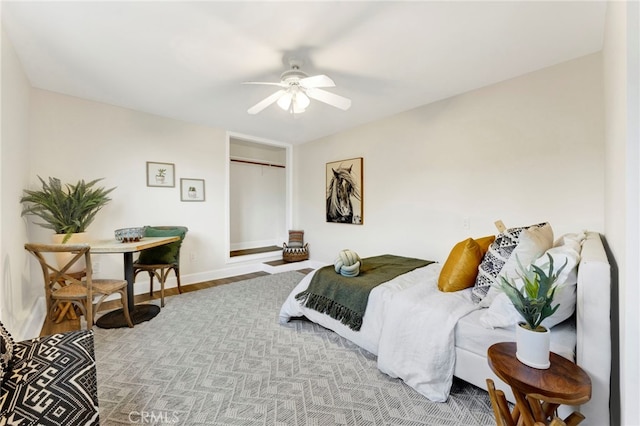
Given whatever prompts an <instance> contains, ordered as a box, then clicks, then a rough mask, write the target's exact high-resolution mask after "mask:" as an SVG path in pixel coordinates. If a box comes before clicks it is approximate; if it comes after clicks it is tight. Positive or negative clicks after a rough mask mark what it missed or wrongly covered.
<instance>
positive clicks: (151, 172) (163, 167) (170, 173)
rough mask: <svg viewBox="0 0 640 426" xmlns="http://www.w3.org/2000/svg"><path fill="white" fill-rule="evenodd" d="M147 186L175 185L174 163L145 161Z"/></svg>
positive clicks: (169, 186)
mask: <svg viewBox="0 0 640 426" xmlns="http://www.w3.org/2000/svg"><path fill="white" fill-rule="evenodd" d="M147 186H164V187H167V188H173V187H175V186H176V181H175V166H174V164H173V163H154V162H151V161H147Z"/></svg>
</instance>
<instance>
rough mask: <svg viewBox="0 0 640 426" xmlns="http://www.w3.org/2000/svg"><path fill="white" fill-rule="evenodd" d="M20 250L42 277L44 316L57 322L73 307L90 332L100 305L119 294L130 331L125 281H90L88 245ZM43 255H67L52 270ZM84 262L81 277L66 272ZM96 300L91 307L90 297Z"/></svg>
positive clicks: (38, 247) (47, 245)
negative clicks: (35, 264) (33, 261)
mask: <svg viewBox="0 0 640 426" xmlns="http://www.w3.org/2000/svg"><path fill="white" fill-rule="evenodd" d="M24 248H25V249H26V250H27V251H28V252H29V253H31V254H33V255H34V256H35V257H36V259H38V262H40V266H41V268H42V274H43V276H44V290H45V296H46V297H45V299H46V302H47V315H49V316H50V318H52V319H53V318H58V322H59V320H60V319H62V317H63V316H64V313H65V312H66V310H67V309H69V307H70V306H72V305H75V306H77V307H78V308H79V309H80V311H82V314H83V315H84V316H85V319H86V320H87V329H91V328H93V324H94V322H95V314H96V313H97V312H98V310H99V309H100V305H101V304H102V302H103V301H104V300H105V299H106V298H107V297H108V296H110V295H111V294H113V293H120V298H121V301H122V307H123V310H124V315H125V318H126V320H127V324H128V325H129V327H133V323H132V322H131V318H130V317H129V309H128V308H127V282H126V281H125V280H112V279H94V278H93V277H92V270H91V254H90V253H89V249H90V247H89V245H88V244H29V243H27V244H25V245H24ZM45 253H71V254H72V255H73V256H71V257H70V258H69V260H68V261H67V263H66V264H65V265H63V266H62V267H59V266H58V265H57V264H56V265H55V266H54V265H53V264H52V263H50V262H49V261H48V260H47V259H46V258H45ZM80 259H84V261H85V265H84V267H85V269H84V271H83V272H82V273H77V272H72V273H70V272H67V271H69V270H71V269H72V268H73V266H74V265H75V264H76V263H77V262H79V261H80ZM98 295H99V296H100V298H99V299H98V302H97V303H96V304H95V305H94V303H93V299H94V296H98Z"/></svg>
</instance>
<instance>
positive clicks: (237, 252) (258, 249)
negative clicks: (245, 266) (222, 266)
mask: <svg viewBox="0 0 640 426" xmlns="http://www.w3.org/2000/svg"><path fill="white" fill-rule="evenodd" d="M272 251H274V252H276V251H282V247H278V246H268V247H256V248H252V249H244V250H232V251H230V252H229V256H230V257H236V256H247V255H250V254H258V253H270V252H272Z"/></svg>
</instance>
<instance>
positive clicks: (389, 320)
mask: <svg viewBox="0 0 640 426" xmlns="http://www.w3.org/2000/svg"><path fill="white" fill-rule="evenodd" d="M441 268H442V265H440V264H438V263H432V264H430V265H427V266H425V267H422V268H417V269H415V270H413V271H411V272H408V273H406V274H403V275H400V276H399V277H396V278H394V279H393V280H391V281H388V282H386V283H384V284H381V285H379V286H377V287H376V288H374V289H373V290H372V291H371V293H370V294H369V300H368V302H367V309H366V311H365V315H364V318H363V321H362V327H361V329H360V331H354V330H352V329H351V328H349V327H348V326H346V325H344V324H342V323H341V322H340V321H338V320H335V319H333V318H331V317H330V316H329V315H326V314H323V313H320V312H318V311H315V310H313V309H310V308H306V307H304V306H302V305H301V303H300V302H298V301H297V300H296V299H295V296H296V295H297V294H299V293H300V292H302V291H304V290H305V289H306V288H307V287H308V286H309V282H310V281H311V277H312V276H313V274H314V273H315V271H314V272H312V273H310V274H309V275H307V276H306V277H305V278H304V279H303V280H302V281H301V282H300V283H299V284H298V285H297V286H296V287H295V288H294V289H293V291H292V292H291V293H290V294H289V296H288V297H287V299H286V301H285V302H284V304H283V305H282V308H281V310H280V322H281V323H286V322H287V321H289V320H290V319H291V318H295V317H301V316H305V317H307V318H308V319H309V320H311V321H313V322H315V323H317V324H320V325H322V326H323V327H326V328H328V329H330V330H333V331H335V332H336V333H338V334H339V335H341V336H342V337H344V338H346V339H349V340H350V341H352V342H354V343H355V344H357V345H358V346H360V347H361V348H363V349H365V350H367V351H369V352H371V353H373V354H375V355H378V368H379V369H380V371H382V372H384V373H386V374H388V375H390V376H392V377H399V378H401V379H402V380H403V381H404V382H405V383H407V384H408V385H409V386H411V387H412V388H414V389H415V390H416V391H418V392H419V393H421V394H422V395H424V396H426V397H427V398H429V399H430V400H432V401H438V402H441V401H446V400H447V398H448V396H449V390H450V388H451V382H452V380H453V368H454V365H455V354H454V328H455V326H456V323H457V322H458V319H459V318H461V317H463V316H464V315H466V314H468V313H469V312H471V311H473V310H476V309H478V305H476V304H475V303H473V301H472V300H471V290H470V289H468V290H463V291H458V292H454V293H443V292H441V291H439V290H438V276H439V274H440V270H441ZM416 301H418V303H416ZM430 307H431V308H430Z"/></svg>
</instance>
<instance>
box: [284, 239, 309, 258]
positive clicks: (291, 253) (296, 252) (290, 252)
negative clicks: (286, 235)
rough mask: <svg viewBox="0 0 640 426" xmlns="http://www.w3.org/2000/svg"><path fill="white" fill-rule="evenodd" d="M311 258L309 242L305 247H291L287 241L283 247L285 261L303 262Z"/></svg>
mask: <svg viewBox="0 0 640 426" xmlns="http://www.w3.org/2000/svg"><path fill="white" fill-rule="evenodd" d="M307 259H309V244H305V245H304V247H289V246H287V244H286V243H284V245H283V249H282V260H284V261H285V262H301V261H303V260H307Z"/></svg>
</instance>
